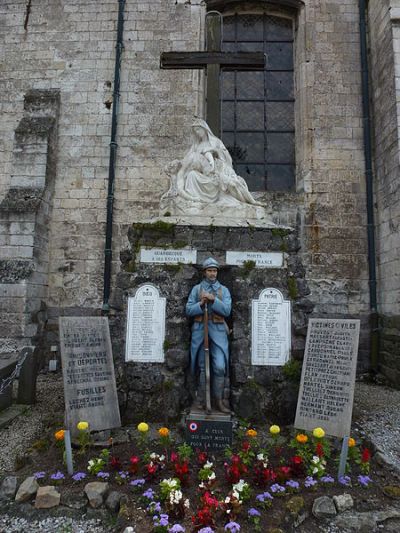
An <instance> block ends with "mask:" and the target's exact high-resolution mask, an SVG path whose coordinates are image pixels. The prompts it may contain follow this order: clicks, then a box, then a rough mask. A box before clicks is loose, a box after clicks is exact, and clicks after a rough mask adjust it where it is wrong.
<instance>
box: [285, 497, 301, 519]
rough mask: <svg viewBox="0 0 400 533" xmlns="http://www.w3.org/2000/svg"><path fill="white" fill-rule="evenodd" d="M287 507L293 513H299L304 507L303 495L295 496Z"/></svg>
mask: <svg viewBox="0 0 400 533" xmlns="http://www.w3.org/2000/svg"><path fill="white" fill-rule="evenodd" d="M286 509H287V510H288V511H289V513H291V514H293V515H298V514H299V512H300V511H301V510H302V509H304V498H302V497H301V496H293V498H290V500H289V501H288V502H287V503H286Z"/></svg>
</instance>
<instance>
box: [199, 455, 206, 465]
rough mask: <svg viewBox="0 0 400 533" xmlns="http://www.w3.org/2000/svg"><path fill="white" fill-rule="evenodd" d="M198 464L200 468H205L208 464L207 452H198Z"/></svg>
mask: <svg viewBox="0 0 400 533" xmlns="http://www.w3.org/2000/svg"><path fill="white" fill-rule="evenodd" d="M197 462H198V463H199V465H200V466H203V465H204V464H205V463H206V462H207V452H198V453H197Z"/></svg>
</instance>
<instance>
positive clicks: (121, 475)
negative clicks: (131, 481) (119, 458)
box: [118, 470, 129, 479]
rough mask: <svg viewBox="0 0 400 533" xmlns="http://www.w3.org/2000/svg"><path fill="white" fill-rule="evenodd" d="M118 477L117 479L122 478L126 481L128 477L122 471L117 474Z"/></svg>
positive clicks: (126, 473)
mask: <svg viewBox="0 0 400 533" xmlns="http://www.w3.org/2000/svg"><path fill="white" fill-rule="evenodd" d="M118 475H119V477H120V478H122V479H126V478H127V477H129V474H128V472H124V471H123V470H121V471H120V472H118Z"/></svg>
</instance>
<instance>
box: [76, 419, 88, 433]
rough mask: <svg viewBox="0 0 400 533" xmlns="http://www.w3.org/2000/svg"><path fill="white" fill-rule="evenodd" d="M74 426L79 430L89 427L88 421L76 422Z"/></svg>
mask: <svg viewBox="0 0 400 533" xmlns="http://www.w3.org/2000/svg"><path fill="white" fill-rule="evenodd" d="M76 427H77V428H78V429H79V431H85V430H86V429H89V423H88V422H84V421H82V422H78V423H77V425H76Z"/></svg>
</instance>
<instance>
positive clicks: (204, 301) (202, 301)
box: [200, 294, 207, 307]
mask: <svg viewBox="0 0 400 533" xmlns="http://www.w3.org/2000/svg"><path fill="white" fill-rule="evenodd" d="M206 303H207V296H206V295H205V294H203V296H202V297H201V298H200V305H201V307H204V306H205V305H206Z"/></svg>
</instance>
